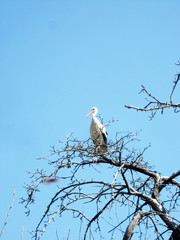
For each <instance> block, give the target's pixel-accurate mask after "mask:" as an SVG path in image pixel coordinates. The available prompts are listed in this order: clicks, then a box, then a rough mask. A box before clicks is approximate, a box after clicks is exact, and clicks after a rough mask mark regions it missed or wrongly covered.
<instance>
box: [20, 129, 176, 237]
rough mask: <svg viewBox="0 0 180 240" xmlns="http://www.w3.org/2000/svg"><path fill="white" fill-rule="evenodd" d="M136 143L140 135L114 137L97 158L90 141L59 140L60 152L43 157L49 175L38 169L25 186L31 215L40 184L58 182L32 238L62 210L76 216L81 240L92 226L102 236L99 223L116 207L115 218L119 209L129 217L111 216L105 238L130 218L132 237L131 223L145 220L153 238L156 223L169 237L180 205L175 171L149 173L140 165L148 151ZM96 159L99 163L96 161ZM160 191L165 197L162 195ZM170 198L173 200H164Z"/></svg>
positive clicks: (151, 171)
mask: <svg viewBox="0 0 180 240" xmlns="http://www.w3.org/2000/svg"><path fill="white" fill-rule="evenodd" d="M137 141H138V136H137V135H136V134H132V133H128V134H126V135H125V136H120V137H119V138H118V137H117V136H116V140H115V141H109V143H108V151H107V153H105V154H103V155H102V154H99V155H98V154H97V153H96V152H95V149H94V145H93V143H92V141H91V140H90V139H88V140H86V141H80V140H78V139H77V138H75V137H74V136H73V135H72V134H68V135H67V137H66V142H65V143H63V142H60V146H59V148H58V149H56V148H55V147H52V149H51V154H50V155H49V156H46V157H45V159H47V161H48V164H49V167H52V171H50V172H49V173H46V172H45V171H44V170H40V171H39V170H37V171H36V172H35V173H33V174H31V177H32V182H31V184H30V185H27V186H26V189H27V198H26V199H25V198H22V203H25V206H26V208H27V213H29V212H30V209H29V206H30V204H31V203H32V202H34V201H35V195H37V192H38V191H40V187H41V185H42V184H44V183H51V182H56V184H57V191H56V193H55V194H54V196H50V201H49V204H48V206H47V208H46V210H45V212H44V214H43V216H42V217H41V219H40V220H39V222H38V223H37V227H36V229H35V232H34V238H35V239H36V240H37V239H40V238H41V237H42V236H43V234H44V232H45V230H46V228H47V227H48V225H49V224H50V223H51V222H52V220H55V217H56V216H57V215H59V216H60V217H63V214H64V213H65V212H69V213H70V212H71V213H72V214H73V217H74V218H79V220H80V222H81V225H82V234H81V237H82V239H84V240H85V239H87V236H88V235H87V233H88V232H89V233H90V236H91V235H92V234H93V231H92V229H93V228H94V230H97V231H98V232H99V234H100V237H101V236H102V232H103V230H104V228H105V227H104V221H103V219H104V218H106V220H107V213H108V212H109V213H110V212H111V214H112V212H113V209H116V213H115V216H117V215H118V214H117V213H118V212H121V208H122V207H123V208H124V207H125V208H126V207H128V208H129V209H130V213H129V214H128V217H125V218H124V219H123V216H122V215H121V214H120V216H119V217H118V218H120V219H121V220H120V222H119V221H117V222H115V221H114V219H117V217H115V216H114V217H112V218H109V224H110V226H112V228H111V229H113V230H111V229H109V234H112V235H115V234H116V232H118V231H121V232H122V234H123V235H124V234H125V233H124V231H123V230H122V229H121V227H123V228H124V227H125V224H126V227H127V223H128V220H129V219H130V218H131V217H133V218H132V219H136V220H137V219H139V220H138V221H134V222H132V226H133V227H129V228H128V229H129V230H128V234H130V236H131V235H136V234H135V233H134V234H132V233H133V231H134V228H135V225H136V224H138V225H142V226H143V221H145V219H148V218H150V219H151V221H148V226H149V227H153V228H154V229H155V230H154V231H155V234H156V236H157V238H158V236H159V235H160V230H158V228H159V225H162V224H163V225H164V229H166V230H167V229H168V232H169V233H170V232H172V231H174V230H175V229H176V228H177V227H178V225H179V222H178V220H177V219H175V218H174V217H173V215H172V211H173V210H174V209H176V208H177V207H178V206H179V204H180V203H179V202H180V193H179V186H180V185H179V184H180V183H179V182H178V181H177V177H179V175H180V174H179V171H178V172H176V173H174V174H172V175H171V176H170V177H167V176H161V174H160V173H158V172H156V171H153V170H152V169H151V167H150V166H149V165H148V163H147V162H145V161H144V154H145V151H146V150H147V148H145V149H144V150H143V151H139V150H136V149H135V145H136V142H137ZM95 157H96V158H97V162H95V161H94V158H95ZM43 159H44V158H43ZM92 176H93V177H92ZM175 178H176V179H175ZM57 180H58V181H57ZM170 187H171V191H169V188H170ZM162 191H164V192H163V198H162V197H161V195H160V192H162ZM170 194H171V195H172V197H171V198H170V199H171V201H169V202H168V201H167V199H168V200H169V195H170ZM164 196H167V199H166V198H164ZM172 206H173V208H172ZM88 209H91V211H89V210H88ZM139 212H141V213H143V215H142V216H143V221H141V220H140V218H138V217H136V216H139V214H140V213H139ZM147 212H148V214H147ZM156 218H158V220H157V219H156ZM96 227H97V229H96ZM130 229H131V232H129V231H130ZM90 230H91V231H90ZM168 232H167V233H168ZM139 237H140V239H143V234H142V232H139Z"/></svg>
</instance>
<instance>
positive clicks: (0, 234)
mask: <svg viewBox="0 0 180 240" xmlns="http://www.w3.org/2000/svg"><path fill="white" fill-rule="evenodd" d="M15 192H16V188H14V192H13V196H12V199H11V205H10V207H9V211H8V213H7V217H6V220H5V222H4V226H3V228H2V230H1V233H0V238H1V236H2V234H3V232H4V229H5V227H6V225H7V222H8V217H9V215H10V212H11V209H12V206H13V203H14V196H15Z"/></svg>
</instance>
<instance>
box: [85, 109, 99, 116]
mask: <svg viewBox="0 0 180 240" xmlns="http://www.w3.org/2000/svg"><path fill="white" fill-rule="evenodd" d="M97 112H98V109H97V107H93V108H92V109H91V111H90V113H88V115H87V117H88V116H89V115H91V114H93V116H96V114H97Z"/></svg>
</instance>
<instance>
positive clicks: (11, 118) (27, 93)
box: [0, 0, 180, 240]
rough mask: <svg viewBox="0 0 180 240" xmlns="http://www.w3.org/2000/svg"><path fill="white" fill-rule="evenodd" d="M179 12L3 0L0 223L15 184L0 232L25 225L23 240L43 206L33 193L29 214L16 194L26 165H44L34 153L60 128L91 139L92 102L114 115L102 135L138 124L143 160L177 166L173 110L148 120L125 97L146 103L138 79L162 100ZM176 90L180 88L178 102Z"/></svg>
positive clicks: (177, 54)
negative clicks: (148, 147) (129, 107)
mask: <svg viewBox="0 0 180 240" xmlns="http://www.w3.org/2000/svg"><path fill="white" fill-rule="evenodd" d="M179 10H180V2H179V1H178V0H174V1H170V0H169V1H167V0H165V1H162V0H160V1H144V0H143V1H140V0H137V1H131V0H127V1H120V0H119V1H118V0H111V1H107V0H98V1H95V0H91V1H90V0H87V1H82V0H79V1H72V0H66V1H65V0H62V1H58V0H41V1H40V0H39V1H37V0H36V1H35V0H26V1H24V0H1V1H0V35H1V37H0V81H1V86H0V108H1V118H0V126H1V131H0V135H1V137H0V145H1V168H0V176H1V181H0V188H1V198H0V216H1V217H0V229H1V226H2V224H3V222H4V219H5V217H6V213H7V211H8V207H9V205H10V201H11V196H12V193H13V188H14V187H16V196H15V202H14V206H13V209H12V212H11V215H10V217H9V220H8V224H7V227H6V229H5V232H4V234H3V237H2V239H14V240H16V239H20V235H21V226H22V224H25V230H24V239H30V235H29V233H28V231H31V230H33V227H34V226H35V225H36V224H37V222H38V220H39V217H40V215H42V213H43V212H44V209H43V207H42V208H41V204H39V203H41V202H43V203H44V206H46V204H47V202H48V196H47V194H46V193H44V195H43V197H42V196H40V194H39V198H37V201H38V202H37V207H36V206H33V208H32V209H33V210H34V212H33V211H32V214H31V215H30V216H29V217H28V218H27V217H26V216H25V214H24V208H23V206H21V205H19V204H18V202H19V198H20V197H22V196H25V190H24V188H23V186H24V183H28V176H27V173H26V171H35V170H36V169H37V168H41V167H47V165H46V163H45V162H42V161H37V160H36V158H38V157H41V156H45V155H47V154H48V153H49V146H50V145H56V144H58V140H59V139H60V140H65V136H66V134H68V133H70V132H74V134H75V135H76V136H77V137H78V138H80V139H87V138H89V125H90V118H89V119H87V118H86V114H87V113H88V112H89V111H90V109H91V107H92V106H97V107H98V109H99V113H100V114H101V115H102V117H103V118H104V121H105V122H107V121H108V120H109V119H111V118H112V117H114V118H115V119H118V120H119V122H118V123H116V124H115V125H112V126H111V127H109V128H108V129H107V130H108V132H109V135H108V136H109V138H112V137H113V136H114V134H115V132H116V131H117V132H119V131H121V132H127V131H136V130H138V131H139V130H142V132H141V136H140V138H141V140H142V141H141V142H140V143H139V146H138V147H139V148H143V147H145V146H147V145H148V144H149V143H151V145H152V147H151V148H150V149H149V150H148V151H147V153H146V155H145V156H146V159H145V160H146V161H148V162H149V164H150V165H154V166H156V170H157V171H159V172H161V173H162V174H164V175H168V174H171V173H173V172H174V171H175V170H177V168H178V167H179V157H180V148H179V135H180V129H179V120H180V115H179V114H173V111H172V110H166V111H165V113H164V115H161V114H160V113H159V114H157V116H156V118H155V119H154V120H153V121H149V119H148V114H145V113H137V112H136V111H133V110H128V109H125V108H124V105H125V104H130V105H136V106H143V104H145V100H144V95H138V92H139V91H140V85H141V84H143V85H145V86H146V87H147V89H148V90H149V91H150V92H151V93H152V94H154V95H156V96H157V97H159V98H160V100H161V99H162V100H163V101H168V100H169V94H170V92H171V88H172V83H173V80H174V75H175V74H176V72H177V71H179V69H178V67H177V66H175V64H174V63H175V62H177V61H178V60H180V44H179V39H180V31H179V24H180V18H179ZM179 92H180V86H178V87H177V89H176V92H175V95H174V101H175V102H180V98H179ZM50 188H51V187H49V186H48V191H47V192H49V191H51V189H50ZM64 221H66V220H64ZM67 221H68V219H67ZM57 222H58V223H59V224H60V220H57ZM56 229H57V225H56V224H54V225H53V224H52V226H50V227H49V230H48V231H47V235H45V236H44V238H42V239H55V231H56ZM58 231H59V237H60V239H63V234H62V233H61V232H60V229H59V228H58ZM61 231H64V229H61ZM52 234H53V235H52ZM50 236H53V238H51V237H50ZM66 237H67V235H66ZM70 239H72V238H70ZM74 239H75V238H74Z"/></svg>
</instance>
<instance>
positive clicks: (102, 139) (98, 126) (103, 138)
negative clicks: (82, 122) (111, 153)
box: [88, 107, 107, 152]
mask: <svg viewBox="0 0 180 240" xmlns="http://www.w3.org/2000/svg"><path fill="white" fill-rule="evenodd" d="M97 112H98V110H97V108H96V107H93V108H92V110H91V112H90V113H89V114H88V116H89V115H90V114H92V121H91V126H90V134H91V138H92V140H93V142H94V144H95V145H96V149H97V151H98V152H106V151H107V132H106V129H105V127H104V125H103V124H102V123H101V122H100V121H99V120H98V119H97V118H96V115H97Z"/></svg>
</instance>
